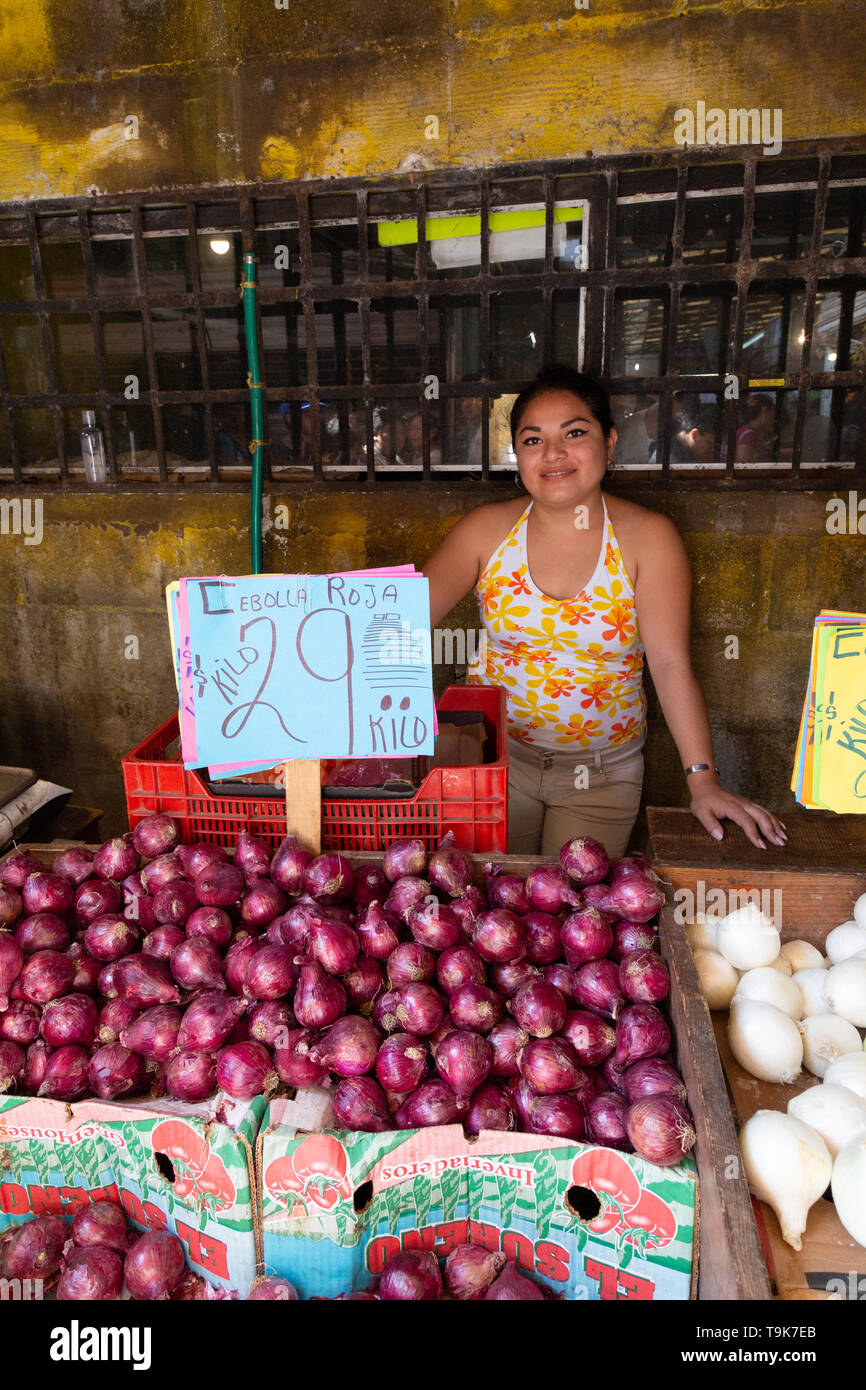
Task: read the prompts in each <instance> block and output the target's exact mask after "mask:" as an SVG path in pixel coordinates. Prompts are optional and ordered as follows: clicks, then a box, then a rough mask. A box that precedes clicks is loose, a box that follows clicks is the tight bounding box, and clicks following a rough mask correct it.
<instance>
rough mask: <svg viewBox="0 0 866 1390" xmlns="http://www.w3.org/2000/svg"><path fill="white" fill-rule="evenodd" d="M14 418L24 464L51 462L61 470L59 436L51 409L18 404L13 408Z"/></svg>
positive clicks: (19, 449) (17, 440) (19, 450)
mask: <svg viewBox="0 0 866 1390" xmlns="http://www.w3.org/2000/svg"><path fill="white" fill-rule="evenodd" d="M12 418H13V421H14V424H13V428H14V430H15V441H16V443H17V445H18V456H19V458H20V459H21V463H22V465H26V464H41V463H50V464H53V465H54V466H55V467H56V468H57V470H58V472H59V469H60V464H59V462H58V459H57V438H56V435H55V433H54V420H53V418H52V415H51V411H50V410H47V409H45V408H44V407H43V406H18V407H16V409H15V410H13V412H12Z"/></svg>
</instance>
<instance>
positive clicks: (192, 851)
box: [175, 840, 228, 883]
mask: <svg viewBox="0 0 866 1390" xmlns="http://www.w3.org/2000/svg"><path fill="white" fill-rule="evenodd" d="M175 854H176V855H177V858H178V860H179V862H180V866H181V868H182V869H183V871H184V873H185V874H186V876H187V878H188V879H189V880H190V882H191V883H194V882H195V880H196V879H197V878H198V876H199V874H200V873H201V872H202V870H203V869H207V868H209V867H210V865H211V864H227V863H228V854H227V853H226V851H225V850H224V849H223V847H222V845H215V844H212V843H211V841H210V840H197V841H196V843H195V844H194V845H178V847H177V849H176V850H175Z"/></svg>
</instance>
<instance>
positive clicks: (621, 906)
mask: <svg viewBox="0 0 866 1390" xmlns="http://www.w3.org/2000/svg"><path fill="white" fill-rule="evenodd" d="M664 900H665V895H664V893H663V892H662V890H661V888H659V887H658V886H657V884H656V883H655V882H654V876H653V877H652V878H651V877H650V875H649V873H648V872H647V871H646V870H645V869H636V870H635V872H634V873H630V874H626V875H625V876H624V877H622V878H621V879H620V880H619V882H618V883H614V884H613V885H612V886H611V890H610V892H609V893H608V895H607V899H606V902H605V907H606V908H607V910H608V911H610V912H615V913H616V914H617V916H618V917H626V918H628V920H629V921H630V922H649V921H650V920H651V918H653V917H655V915H656V913H657V912H658V910H659V908H660V907H661V905H662V903H663V902H664Z"/></svg>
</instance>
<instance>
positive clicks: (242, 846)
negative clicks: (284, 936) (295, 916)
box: [233, 829, 283, 911]
mask: <svg viewBox="0 0 866 1390" xmlns="http://www.w3.org/2000/svg"><path fill="white" fill-rule="evenodd" d="M233 858H234V864H235V868H237V869H240V871H241V873H242V874H243V876H244V878H245V879H246V881H247V883H251V882H252V881H253V879H256V878H263V877H265V876H266V875H267V874H268V872H269V870H270V867H271V851H270V846H269V845H268V842H267V840H263V839H262V838H261V836H259V835H251V834H250V832H249V829H246V830H242V831H241V833H240V835H239V836H238V839H237V844H236V845H235V852H234V856H233ZM282 910H283V909H282V908H281V909H280V911H282Z"/></svg>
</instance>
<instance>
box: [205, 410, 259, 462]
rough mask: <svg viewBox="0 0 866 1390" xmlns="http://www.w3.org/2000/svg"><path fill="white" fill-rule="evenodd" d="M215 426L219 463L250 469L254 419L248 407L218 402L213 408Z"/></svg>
mask: <svg viewBox="0 0 866 1390" xmlns="http://www.w3.org/2000/svg"><path fill="white" fill-rule="evenodd" d="M213 425H214V436H215V444H216V456H217V463H218V464H219V465H220V466H221V467H222V466H225V465H227V464H228V465H233V466H237V467H243V468H250V467H251V466H252V458H253V456H252V454H251V453H250V451H249V442H250V440H251V439H252V437H253V429H252V419H251V416H250V408H249V406H248V405H245V404H242V403H241V402H237V404H231V403H226V402H223V401H218V402H216V403H215V405H214V407H213Z"/></svg>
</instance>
